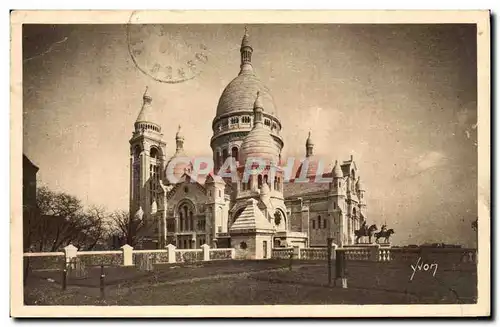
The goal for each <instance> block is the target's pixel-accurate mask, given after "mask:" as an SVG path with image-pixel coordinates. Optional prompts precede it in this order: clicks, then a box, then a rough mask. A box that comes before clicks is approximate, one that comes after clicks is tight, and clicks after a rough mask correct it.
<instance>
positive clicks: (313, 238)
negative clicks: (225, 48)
mask: <svg viewBox="0 0 500 327" xmlns="http://www.w3.org/2000/svg"><path fill="white" fill-rule="evenodd" d="M252 53H253V48H252V46H251V44H250V40H249V37H248V35H247V34H246V33H245V35H244V37H243V40H242V43H241V48H240V54H241V65H240V72H239V74H238V76H237V77H236V78H234V79H233V80H232V81H231V82H230V83H229V84H228V85H227V87H226V88H225V89H224V91H223V92H222V95H221V96H220V99H219V102H218V105H217V111H216V115H215V118H214V120H213V122H212V130H213V136H212V138H211V140H210V146H211V148H212V151H213V161H214V171H215V172H218V171H219V168H221V167H223V165H224V163H225V162H226V160H227V159H228V158H233V159H234V160H235V162H236V165H237V171H238V176H237V178H238V180H237V182H232V181H231V179H230V178H229V179H227V178H221V177H220V176H216V175H214V174H209V175H208V176H205V177H206V178H203V179H198V178H196V180H195V181H194V182H193V179H194V178H195V177H193V174H192V169H193V161H192V159H191V158H188V156H187V154H186V153H185V151H184V140H185V138H184V135H183V133H182V130H181V129H180V127H179V129H178V131H177V134H176V138H175V145H176V147H175V148H176V150H175V153H174V154H173V155H172V156H170V157H167V153H166V142H165V141H164V140H163V134H162V128H161V125H160V124H159V122H158V120H157V118H156V114H155V110H154V109H153V106H152V101H153V99H152V97H151V96H149V95H148V94H147V93H145V94H144V96H143V105H142V108H141V110H140V113H139V115H138V117H137V120H136V122H135V124H134V132H133V134H132V138H131V139H130V141H129V142H130V215H131V216H137V217H141V219H146V220H147V221H149V222H152V223H153V225H154V227H153V228H151V230H150V238H149V239H150V241H149V244H148V242H145V243H143V246H144V247H160V248H162V247H164V246H165V245H166V244H169V243H171V244H174V245H176V246H177V247H178V248H187V249H190V248H199V247H200V246H201V245H202V244H204V243H206V244H209V245H210V246H217V247H234V248H236V249H237V253H238V255H239V256H240V257H249V258H266V257H269V256H270V253H271V248H272V247H278V246H298V247H306V246H325V245H326V239H327V237H328V236H331V237H333V241H334V243H336V244H338V245H347V244H352V243H354V230H355V229H359V227H360V225H361V224H362V223H363V222H364V221H365V220H366V209H367V208H366V201H365V188H364V187H363V184H362V182H361V179H360V178H359V176H358V168H357V166H356V163H355V162H354V159H353V157H352V156H351V158H350V159H349V160H347V161H343V162H336V163H335V165H334V167H333V168H330V170H329V171H328V173H326V174H325V175H324V176H325V177H331V178H332V182H330V183H315V182H314V177H315V175H316V172H317V170H318V165H319V159H318V158H316V157H315V156H314V151H313V150H314V143H313V140H312V137H311V134H309V136H308V137H307V139H306V142H305V147H306V149H305V150H306V151H305V159H304V161H303V162H302V164H301V165H300V166H299V167H298V168H296V169H295V170H296V172H295V173H294V174H293V176H295V177H296V178H298V177H304V176H305V177H306V178H307V179H308V180H309V182H307V183H294V181H291V182H285V181H284V178H283V177H284V169H283V166H282V158H281V151H282V148H283V146H284V140H283V137H282V136H281V129H282V124H281V120H280V119H279V116H278V113H277V110H276V106H275V104H274V101H273V98H272V96H271V93H270V90H269V89H268V88H267V87H266V86H265V85H264V84H263V83H262V82H261V81H260V79H259V78H258V77H257V76H256V74H255V72H254V69H253V64H252ZM209 105H210V104H209ZM254 157H258V158H262V159H263V160H265V162H266V163H268V165H267V167H266V168H265V169H264V171H262V172H259V173H256V174H254V175H252V176H250V178H249V179H248V180H245V178H244V168H245V167H244V165H245V162H246V159H247V158H254ZM173 162H178V163H177V164H176V165H175V168H174V169H173V171H172V173H173V174H174V176H175V177H177V178H178V181H176V182H175V183H172V182H171V181H170V180H168V179H167V174H166V172H165V169H166V167H170V166H172V165H169V164H172V163H173ZM294 168H295V167H294ZM325 168H327V167H325ZM271 172H273V173H271Z"/></svg>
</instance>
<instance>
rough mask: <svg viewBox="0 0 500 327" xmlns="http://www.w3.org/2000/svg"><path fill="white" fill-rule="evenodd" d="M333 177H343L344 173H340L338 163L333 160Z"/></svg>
mask: <svg viewBox="0 0 500 327" xmlns="http://www.w3.org/2000/svg"><path fill="white" fill-rule="evenodd" d="M333 177H334V178H342V177H344V173H342V169H341V168H340V165H339V162H338V161H337V160H335V166H334V167H333Z"/></svg>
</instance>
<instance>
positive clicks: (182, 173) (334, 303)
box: [10, 11, 491, 317]
mask: <svg viewBox="0 0 500 327" xmlns="http://www.w3.org/2000/svg"><path fill="white" fill-rule="evenodd" d="M489 20H490V13H489V12H488V11H303V12H302V11H282V12H280V11H13V12H12V13H11V28H12V29H11V33H12V34H11V97H12V102H11V103H12V106H11V117H12V118H11V119H12V121H11V145H12V147H11V167H12V173H11V174H12V175H11V204H12V206H11V207H12V211H11V217H10V223H11V235H12V237H11V240H12V244H11V272H12V273H11V315H12V316H15V317H60V316H66V317H67V316H71V317H77V316H78V317H80V316H84V317H113V316H115V317H367V316H369V317H377V316H378V317H414V316H419V317H442V316H462V317H466V316H469V317H470V316H489V315H490V314H491V308H490V303H491V301H490V285H491V281H490V277H491V276H490V24H489ZM360 305H362V309H360V308H361V307H360Z"/></svg>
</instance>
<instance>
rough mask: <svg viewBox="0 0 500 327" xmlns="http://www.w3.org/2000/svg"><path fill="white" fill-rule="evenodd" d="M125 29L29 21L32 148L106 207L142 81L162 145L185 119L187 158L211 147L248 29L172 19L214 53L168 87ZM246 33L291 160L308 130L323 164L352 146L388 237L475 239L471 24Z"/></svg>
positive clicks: (116, 196)
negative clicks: (139, 58)
mask: <svg viewBox="0 0 500 327" xmlns="http://www.w3.org/2000/svg"><path fill="white" fill-rule="evenodd" d="M126 30H127V29H126V26H125V25H94V26H91V25H87V26H84V25H73V26H69V25H58V26H51V25H46V26H26V25H25V29H24V53H23V57H24V58H23V59H24V71H23V79H24V81H23V83H24V92H23V101H24V109H23V110H24V115H23V118H24V121H23V128H24V152H25V153H26V154H27V155H28V156H29V158H30V159H31V160H32V161H33V162H34V163H35V164H36V165H38V166H39V167H40V171H39V173H38V180H39V183H40V184H41V185H46V186H48V187H50V188H51V189H54V190H60V191H65V192H68V193H71V194H74V195H76V196H77V197H79V198H81V199H82V200H83V201H84V202H85V203H86V204H97V205H103V206H105V207H106V208H107V209H109V210H115V209H127V208H128V197H129V194H128V192H129V167H128V164H129V143H128V140H129V139H130V137H131V133H132V131H133V124H134V121H135V118H136V117H137V115H138V113H139V110H140V107H141V103H142V94H143V93H144V89H145V87H146V86H149V91H150V94H151V96H152V97H153V106H154V107H155V109H156V110H157V116H158V117H159V120H160V121H159V123H160V124H161V125H162V128H163V132H164V137H165V140H166V141H167V144H168V145H167V151H168V156H171V155H172V154H173V152H174V151H175V142H174V137H175V132H176V129H177V125H178V124H181V125H182V126H183V130H184V133H185V138H186V140H185V149H186V152H187V153H188V154H189V155H193V156H194V155H208V156H210V155H211V149H210V145H209V141H210V137H211V135H212V131H211V121H212V119H213V118H214V115H215V111H216V107H217V102H218V99H219V96H220V94H221V93H222V90H223V89H224V87H225V86H226V85H227V84H228V83H229V82H230V81H231V80H232V79H233V78H234V77H235V76H236V75H237V74H238V72H239V63H240V54H239V44H240V42H241V37H242V34H243V26H241V25H203V26H201V25H191V26H183V27H175V26H165V31H166V32H167V34H168V33H170V32H174V31H176V30H180V31H181V33H186V31H187V32H189V33H190V37H191V38H193V37H194V38H195V39H199V40H200V43H203V44H204V45H206V46H207V47H208V63H207V65H206V66H205V67H204V71H203V73H202V74H201V75H200V76H198V77H196V78H195V79H193V80H191V81H188V82H184V83H180V84H164V83H158V82H155V81H154V80H152V79H151V78H150V77H148V76H146V75H145V74H143V73H142V72H140V71H139V70H138V69H137V67H136V66H135V64H134V62H133V61H132V59H131V57H130V54H129V52H128V47H127V38H126ZM249 33H250V37H251V44H252V46H253V48H254V54H253V60H252V61H253V64H254V69H255V71H256V74H257V75H258V76H259V77H260V78H261V80H262V81H263V82H264V84H266V85H267V86H268V87H269V88H270V89H271V92H272V94H273V97H274V100H275V103H276V107H277V111H278V115H279V117H280V119H281V121H282V124H283V131H282V135H283V137H284V141H285V147H284V156H285V157H286V156H293V155H297V156H302V155H304V151H305V146H304V143H305V140H306V138H307V132H308V131H309V130H312V133H313V134H312V137H313V140H314V143H315V153H316V154H318V155H319V156H321V157H323V158H324V159H325V160H327V161H328V162H331V161H334V160H336V159H337V160H347V159H348V158H349V156H350V155H351V154H352V155H354V159H355V161H356V163H357V166H358V168H359V175H361V178H362V179H363V181H364V184H365V187H366V189H367V195H366V196H367V203H368V222H369V223H372V222H373V223H377V225H379V227H380V225H381V224H382V223H383V222H384V221H386V222H387V224H388V225H389V228H394V229H395V230H396V234H395V235H394V237H393V243H401V244H410V243H421V242H447V243H462V244H466V245H473V244H474V241H475V234H474V232H473V231H472V229H471V227H470V224H471V221H473V220H474V219H475V218H476V216H477V214H476V213H477V146H476V142H477V136H476V129H475V126H476V122H477V108H476V106H477V99H476V97H477V96H476V89H477V87H476V84H477V77H476V29H475V26H474V25H451V24H448V25H250V26H249ZM181 35H182V34H181ZM158 60H160V61H161V60H163V59H162V58H161V57H159V59H158Z"/></svg>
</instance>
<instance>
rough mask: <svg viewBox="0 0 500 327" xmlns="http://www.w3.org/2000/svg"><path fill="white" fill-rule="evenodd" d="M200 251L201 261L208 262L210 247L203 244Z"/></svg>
mask: <svg viewBox="0 0 500 327" xmlns="http://www.w3.org/2000/svg"><path fill="white" fill-rule="evenodd" d="M201 249H202V251H203V261H210V246H209V245H208V244H203V245H202V246H201Z"/></svg>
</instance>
